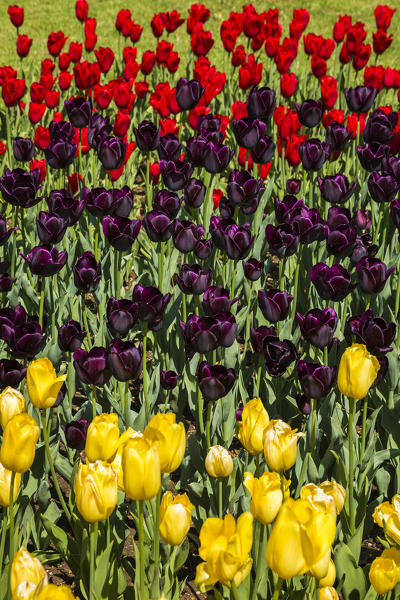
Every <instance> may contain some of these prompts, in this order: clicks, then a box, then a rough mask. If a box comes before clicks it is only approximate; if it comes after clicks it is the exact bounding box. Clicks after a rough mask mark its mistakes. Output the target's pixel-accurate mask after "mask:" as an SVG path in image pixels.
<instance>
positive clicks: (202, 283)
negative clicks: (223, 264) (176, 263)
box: [174, 263, 212, 295]
mask: <svg viewBox="0 0 400 600" xmlns="http://www.w3.org/2000/svg"><path fill="white" fill-rule="evenodd" d="M174 282H175V283H176V284H177V286H178V287H179V289H180V290H181V291H182V292H183V293H184V294H197V295H199V294H203V293H204V292H205V291H206V289H207V288H209V287H210V285H211V282H212V269H211V268H210V269H207V270H205V269H203V268H202V266H201V265H188V264H186V263H184V264H183V265H182V267H181V270H180V273H179V275H177V274H175V275H174Z"/></svg>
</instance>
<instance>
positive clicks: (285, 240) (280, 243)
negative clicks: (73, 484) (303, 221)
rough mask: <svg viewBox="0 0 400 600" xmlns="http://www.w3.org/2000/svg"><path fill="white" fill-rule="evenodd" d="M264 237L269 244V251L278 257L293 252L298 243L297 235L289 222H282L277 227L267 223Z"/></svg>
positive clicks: (285, 256) (289, 254)
mask: <svg viewBox="0 0 400 600" xmlns="http://www.w3.org/2000/svg"><path fill="white" fill-rule="evenodd" d="M265 239H266V241H267V243H268V245H269V249H270V252H271V253H272V254H273V255H274V256H277V257H278V258H287V257H288V256H291V255H292V254H295V253H296V250H297V247H298V245H299V236H298V235H297V233H296V232H295V230H294V228H293V226H292V225H290V224H289V223H283V224H282V225H278V226H277V227H275V226H274V225H267V226H266V228H265Z"/></svg>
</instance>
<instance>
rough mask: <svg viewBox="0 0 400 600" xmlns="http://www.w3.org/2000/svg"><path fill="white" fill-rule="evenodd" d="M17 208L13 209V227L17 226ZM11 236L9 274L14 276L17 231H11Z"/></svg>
mask: <svg viewBox="0 0 400 600" xmlns="http://www.w3.org/2000/svg"><path fill="white" fill-rule="evenodd" d="M18 210H19V207H18V206H16V207H15V210H14V227H18ZM21 210H22V209H21ZM12 236H13V240H12V251H11V268H10V275H11V277H14V276H15V263H16V261H17V232H16V231H13V232H12Z"/></svg>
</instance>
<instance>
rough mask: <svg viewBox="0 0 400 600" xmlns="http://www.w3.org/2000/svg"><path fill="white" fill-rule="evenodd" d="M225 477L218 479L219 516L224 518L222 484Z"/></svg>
mask: <svg viewBox="0 0 400 600" xmlns="http://www.w3.org/2000/svg"><path fill="white" fill-rule="evenodd" d="M223 481H224V480H223V479H222V477H220V478H219V479H218V517H219V518H220V519H222V484H223Z"/></svg>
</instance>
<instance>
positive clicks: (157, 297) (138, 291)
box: [132, 284, 171, 331]
mask: <svg viewBox="0 0 400 600" xmlns="http://www.w3.org/2000/svg"><path fill="white" fill-rule="evenodd" d="M132 300H133V301H134V302H136V303H137V304H138V306H139V319H140V320H141V321H144V322H147V323H148V325H149V329H152V330H153V331H158V330H159V329H160V328H161V325H162V319H163V316H164V311H165V309H166V308H167V306H168V303H169V301H170V300H171V294H165V295H163V294H162V293H161V292H160V290H159V289H158V288H156V287H155V286H149V287H143V286H142V285H140V284H136V285H135V287H134V288H133V292H132Z"/></svg>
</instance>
